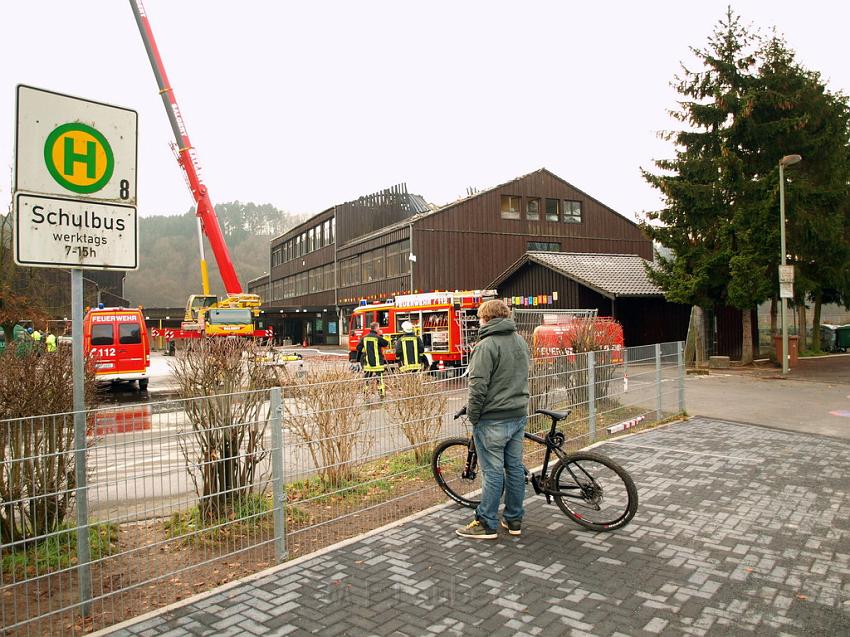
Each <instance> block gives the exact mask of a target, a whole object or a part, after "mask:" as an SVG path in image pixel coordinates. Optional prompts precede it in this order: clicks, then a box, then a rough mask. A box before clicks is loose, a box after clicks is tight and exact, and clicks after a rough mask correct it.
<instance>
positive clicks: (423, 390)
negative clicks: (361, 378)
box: [386, 372, 448, 464]
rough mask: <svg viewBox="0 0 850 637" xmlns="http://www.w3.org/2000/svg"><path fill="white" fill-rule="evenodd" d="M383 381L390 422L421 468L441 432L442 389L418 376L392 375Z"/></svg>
mask: <svg viewBox="0 0 850 637" xmlns="http://www.w3.org/2000/svg"><path fill="white" fill-rule="evenodd" d="M386 381H387V390H388V391H387V396H388V402H387V414H388V416H389V418H390V422H392V423H393V424H394V425H396V426H398V428H399V429H400V430H401V432H402V433H403V434H404V437H405V438H407V441H408V442H409V443H410V445H411V447H412V448H413V454H414V457H415V459H416V462H417V464H425V463H427V462H429V461H430V459H431V451H432V450H433V448H434V440H435V439H436V438H437V436H439V434H440V430H441V429H442V428H443V415H444V414H445V412H446V406H447V404H448V399H447V397H446V394H445V393H444V392H443V391H441V390H442V385H441V383H439V382H437V381H435V380H434V378H433V377H432V376H430V375H428V374H423V373H419V372H409V373H405V374H392V375H390V376H388V377H387V379H386Z"/></svg>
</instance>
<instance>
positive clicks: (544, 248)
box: [528, 241, 561, 252]
mask: <svg viewBox="0 0 850 637" xmlns="http://www.w3.org/2000/svg"><path fill="white" fill-rule="evenodd" d="M528 249H529V250H534V251H537V252H560V251H561V244H560V243H551V242H546V241H529V242H528Z"/></svg>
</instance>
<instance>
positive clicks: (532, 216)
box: [525, 197, 540, 221]
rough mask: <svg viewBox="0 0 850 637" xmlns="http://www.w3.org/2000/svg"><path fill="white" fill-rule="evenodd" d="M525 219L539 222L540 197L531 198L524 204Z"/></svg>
mask: <svg viewBox="0 0 850 637" xmlns="http://www.w3.org/2000/svg"><path fill="white" fill-rule="evenodd" d="M525 218H526V219H528V220H529V221H539V220H540V197H532V198H531V199H529V200H528V201H527V202H526V204H525Z"/></svg>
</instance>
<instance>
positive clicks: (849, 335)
mask: <svg viewBox="0 0 850 637" xmlns="http://www.w3.org/2000/svg"><path fill="white" fill-rule="evenodd" d="M835 348H836V349H840V350H842V351H844V352H846V351H847V350H848V349H850V325H842V326H841V327H838V328H836V330H835Z"/></svg>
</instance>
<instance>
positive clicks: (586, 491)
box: [552, 452, 638, 531]
mask: <svg viewBox="0 0 850 637" xmlns="http://www.w3.org/2000/svg"><path fill="white" fill-rule="evenodd" d="M552 486H553V487H554V489H555V490H557V491H558V493H559V494H560V495H556V496H553V497H554V498H555V502H556V503H557V505H558V506H559V507H560V509H561V511H563V512H564V513H565V514H566V515H567V517H569V518H570V519H571V520H573V521H574V522H576V523H578V524H580V525H581V526H583V527H585V528H587V529H591V530H593V531H613V530H615V529H620V528H623V527H624V526H626V525H627V524H628V523H629V522H630V521H631V519H632V518H633V517H634V516H635V513H636V512H637V507H638V494H637V487H635V483H634V481H633V480H632V477H631V476H630V475H629V474H628V473H627V472H626V470H625V469H623V468H622V467H621V466H620V465H618V464H617V463H616V462H614V461H613V460H611V459H610V458H608V457H606V456H603V455H601V454H598V453H592V452H579V453H574V454H571V455H568V456H567V457H566V458H565V459H564V460H559V461H558V463H557V464H556V465H555V467H554V468H553V469H552Z"/></svg>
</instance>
